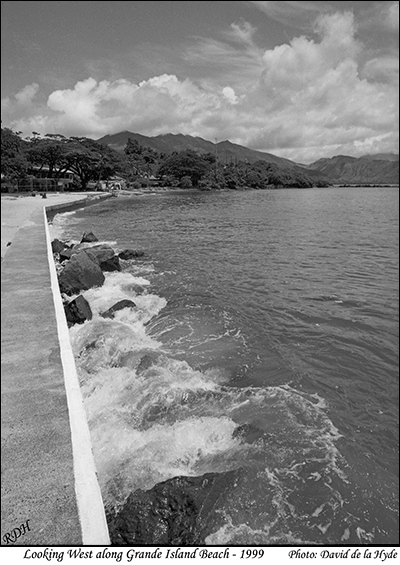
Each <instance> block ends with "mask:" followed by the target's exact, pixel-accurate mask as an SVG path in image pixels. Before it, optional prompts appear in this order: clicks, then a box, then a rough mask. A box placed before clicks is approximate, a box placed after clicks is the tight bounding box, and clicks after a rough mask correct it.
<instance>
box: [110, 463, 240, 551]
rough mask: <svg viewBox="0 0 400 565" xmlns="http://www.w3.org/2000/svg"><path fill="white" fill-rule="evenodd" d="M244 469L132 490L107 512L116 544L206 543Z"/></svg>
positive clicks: (221, 520)
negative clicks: (118, 506) (115, 510)
mask: <svg viewBox="0 0 400 565" xmlns="http://www.w3.org/2000/svg"><path fill="white" fill-rule="evenodd" d="M241 473H242V471H241V470H240V469H239V470H237V471H227V472H225V473H208V474H206V475H203V476H201V477H175V478H173V479H170V480H168V481H165V482H163V483H159V484H158V485H156V486H155V487H153V488H152V489H151V490H148V491H143V490H137V491H135V492H134V493H132V494H131V495H130V496H129V497H128V499H127V501H126V503H125V505H124V507H123V508H122V510H121V511H120V512H119V513H118V514H117V515H116V516H111V515H110V514H109V515H108V516H107V520H108V526H109V532H110V537H111V543H112V544H113V545H139V546H145V545H173V546H190V545H204V543H205V538H206V537H207V536H208V535H210V533H212V532H213V531H216V530H217V529H219V528H220V527H222V525H223V524H224V520H225V518H224V514H223V512H221V510H222V509H223V507H224V502H225V500H226V498H227V497H228V496H229V493H230V492H231V491H232V489H233V488H234V487H235V483H236V481H237V479H238V478H239V477H240V474H241Z"/></svg>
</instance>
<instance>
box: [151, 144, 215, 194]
mask: <svg viewBox="0 0 400 565" xmlns="http://www.w3.org/2000/svg"><path fill="white" fill-rule="evenodd" d="M210 167H211V164H210V162H209V161H208V160H206V159H204V158H203V157H202V156H201V155H198V154H197V153H195V152H194V151H192V150H191V149H187V150H186V151H181V152H179V153H173V154H172V155H171V156H169V157H167V158H166V160H165V161H164V162H163V163H162V164H161V166H160V168H159V171H158V173H159V175H160V176H161V177H174V178H176V179H178V180H179V181H180V180H181V179H183V177H189V178H190V179H191V181H192V185H193V186H197V185H198V183H199V181H200V179H201V178H202V177H203V176H204V175H205V174H206V173H207V171H209V170H210Z"/></svg>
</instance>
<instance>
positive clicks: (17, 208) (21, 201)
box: [1, 192, 110, 261]
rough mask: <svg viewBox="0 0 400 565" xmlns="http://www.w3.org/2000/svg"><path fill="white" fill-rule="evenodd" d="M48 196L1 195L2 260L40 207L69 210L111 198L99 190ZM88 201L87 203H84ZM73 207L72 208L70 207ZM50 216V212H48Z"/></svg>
mask: <svg viewBox="0 0 400 565" xmlns="http://www.w3.org/2000/svg"><path fill="white" fill-rule="evenodd" d="M47 194H48V196H47V198H40V197H38V196H31V195H18V196H11V195H9V194H4V195H3V194H2V195H1V260H2V261H3V259H4V258H5V256H6V254H7V251H8V248H9V246H10V244H12V242H13V240H14V238H15V237H16V235H17V233H18V232H19V230H20V229H21V228H23V227H28V226H30V225H32V220H31V218H32V215H33V214H34V213H35V212H36V211H39V210H40V209H43V208H46V210H47V212H50V216H51V213H52V212H54V214H53V215H55V214H56V213H57V212H58V211H61V210H63V211H69V210H72V209H77V208H80V207H81V206H83V205H89V204H92V203H95V202H93V200H94V201H96V200H98V199H104V198H109V197H110V195H109V194H104V195H103V196H101V195H100V194H99V193H98V192H97V193H96V192H89V193H88V192H79V193H74V194H72V193H62V192H61V193H52V194H50V193H47ZM85 202H86V204H84V203H85ZM70 207H71V208H70ZM48 217H49V214H48Z"/></svg>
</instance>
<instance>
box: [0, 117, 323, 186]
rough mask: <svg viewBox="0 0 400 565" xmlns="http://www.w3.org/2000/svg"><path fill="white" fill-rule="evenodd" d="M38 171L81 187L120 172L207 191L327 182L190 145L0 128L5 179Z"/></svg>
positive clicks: (139, 182)
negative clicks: (225, 159) (165, 147)
mask: <svg viewBox="0 0 400 565" xmlns="http://www.w3.org/2000/svg"><path fill="white" fill-rule="evenodd" d="M40 171H45V172H46V177H47V178H50V179H54V180H57V179H59V178H61V177H62V175H63V174H64V173H66V172H67V171H68V172H72V173H73V174H74V177H75V179H76V180H75V188H77V189H80V190H86V189H87V187H88V185H89V183H93V182H95V183H96V182H99V181H100V180H102V181H106V180H108V179H110V178H111V177H113V176H116V175H119V176H121V177H123V178H124V179H126V181H127V182H128V183H130V185H131V186H132V187H134V188H135V187H141V186H146V185H147V184H148V183H149V182H150V181H149V179H157V182H158V183H159V184H161V185H163V186H170V187H180V188H191V187H196V188H200V189H203V190H212V189H226V188H228V189H244V188H257V189H260V188H261V189H262V188H280V187H298V188H307V187H311V186H315V185H318V186H324V183H323V181H315V179H311V178H310V177H308V176H307V175H306V174H305V173H303V172H302V171H298V170H297V169H296V170H295V169H293V168H290V167H282V166H278V165H276V164H274V163H267V162H265V161H257V162H256V163H252V164H250V163H248V162H243V161H239V162H235V163H230V164H223V163H221V162H219V161H218V159H217V157H216V155H214V154H212V153H205V154H198V153H196V152H195V151H192V150H190V149H187V150H184V151H180V152H173V153H172V154H165V153H160V152H158V151H156V150H154V149H152V148H151V147H145V146H142V145H140V144H139V143H138V142H137V141H136V140H134V139H131V138H130V139H129V140H128V143H127V145H126V147H125V149H124V153H123V154H121V153H119V152H117V151H115V150H114V149H112V148H110V147H108V146H107V145H103V144H101V143H98V142H97V141H94V140H93V139H90V138H87V137H75V136H72V137H65V136H63V135H59V134H46V135H44V136H42V135H40V134H38V133H37V132H33V133H32V136H31V137H28V138H25V139H23V138H22V137H21V133H20V132H14V131H12V130H11V129H9V128H1V174H2V180H6V181H8V182H10V183H13V184H16V183H17V182H18V181H20V180H24V179H27V178H29V175H31V176H34V175H35V173H36V172H40Z"/></svg>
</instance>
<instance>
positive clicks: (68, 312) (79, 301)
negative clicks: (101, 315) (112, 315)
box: [64, 296, 92, 327]
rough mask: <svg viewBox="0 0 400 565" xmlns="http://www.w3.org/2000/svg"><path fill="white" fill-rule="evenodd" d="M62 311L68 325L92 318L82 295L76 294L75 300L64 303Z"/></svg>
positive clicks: (81, 322)
mask: <svg viewBox="0 0 400 565" xmlns="http://www.w3.org/2000/svg"><path fill="white" fill-rule="evenodd" d="M64 311H65V317H66V318H67V323H68V327H71V326H73V325H74V324H83V323H84V322H86V320H91V319H92V310H91V309H90V306H89V303H88V301H87V300H85V298H83V296H78V297H77V298H75V300H71V302H68V304H64Z"/></svg>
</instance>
